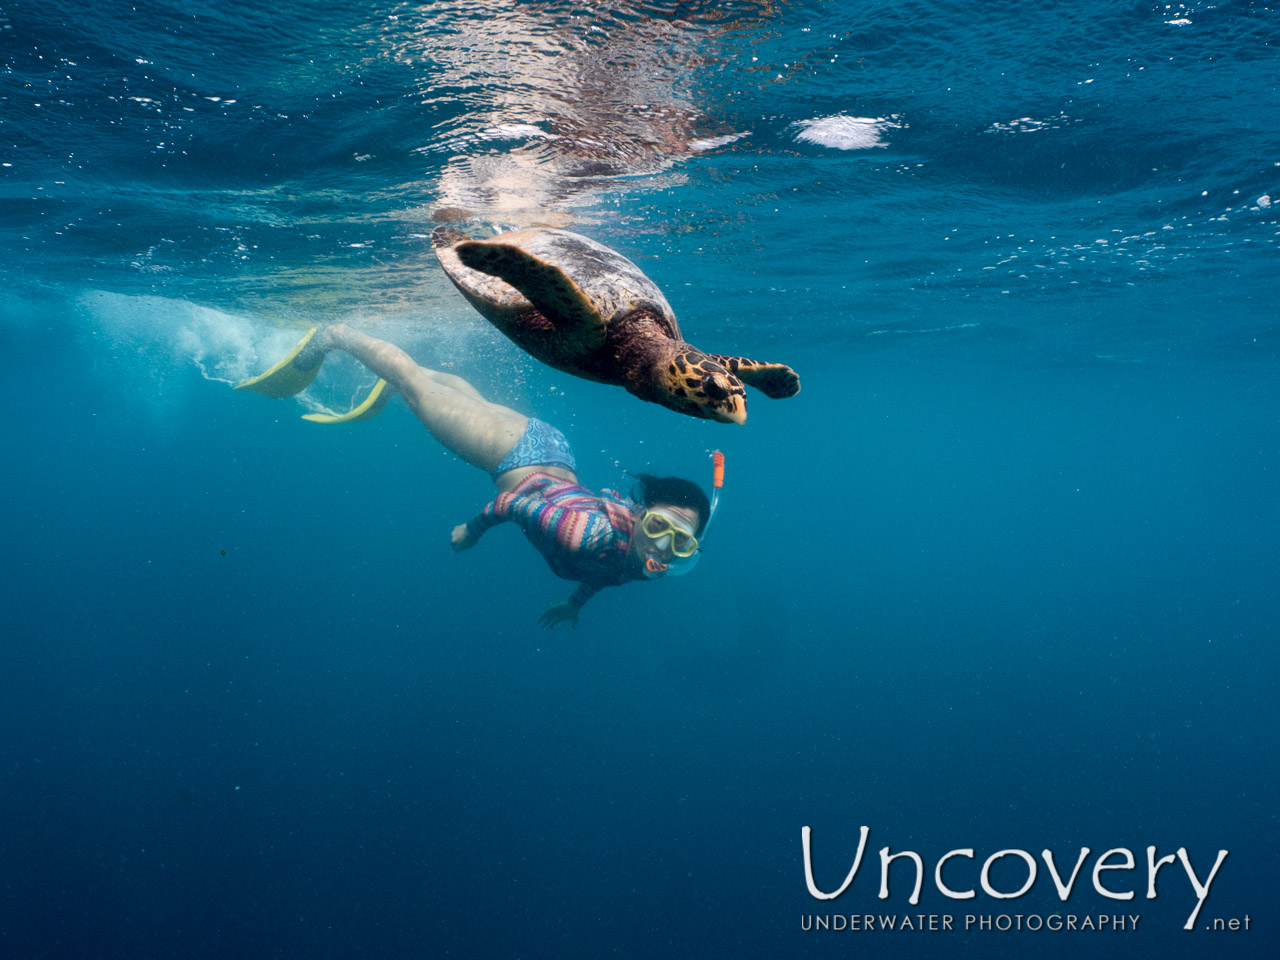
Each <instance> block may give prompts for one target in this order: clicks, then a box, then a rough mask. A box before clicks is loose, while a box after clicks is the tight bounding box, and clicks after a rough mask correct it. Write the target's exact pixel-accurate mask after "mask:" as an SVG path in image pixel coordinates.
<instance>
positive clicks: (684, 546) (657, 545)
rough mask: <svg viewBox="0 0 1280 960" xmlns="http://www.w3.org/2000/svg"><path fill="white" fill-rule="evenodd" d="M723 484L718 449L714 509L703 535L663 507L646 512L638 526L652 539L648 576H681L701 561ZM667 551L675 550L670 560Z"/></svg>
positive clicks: (713, 463)
mask: <svg viewBox="0 0 1280 960" xmlns="http://www.w3.org/2000/svg"><path fill="white" fill-rule="evenodd" d="M723 486H724V454H723V453H721V452H720V451H719V450H717V451H715V452H714V453H712V454H711V511H710V513H708V514H707V522H706V523H704V524H703V525H702V537H701V539H699V538H698V537H697V536H696V535H695V534H694V532H693V531H692V530H690V529H689V528H688V526H687V525H686V522H685V520H684V518H682V517H678V516H673V515H672V514H669V513H667V512H666V511H665V510H662V509H661V508H657V509H653V510H646V511H645V512H644V514H643V515H642V516H641V518H640V522H639V527H640V530H641V531H642V532H643V533H644V535H645V536H646V537H648V538H649V540H650V541H652V546H651V547H650V548H649V549H648V550H647V551H646V555H645V558H644V575H645V577H646V579H649V580H657V579H658V578H659V577H664V576H670V577H682V576H684V575H685V574H686V573H688V572H689V571H690V570H692V569H693V568H694V567H696V566H697V565H698V560H699V558H701V556H702V542H703V541H705V540H706V538H707V530H708V528H710V526H711V521H712V520H714V519H715V518H716V510H718V509H719V507H720V488H721V487H723ZM666 551H670V552H671V554H672V557H671V559H670V560H667V559H664V557H663V555H662V554H663V553H664V552H666Z"/></svg>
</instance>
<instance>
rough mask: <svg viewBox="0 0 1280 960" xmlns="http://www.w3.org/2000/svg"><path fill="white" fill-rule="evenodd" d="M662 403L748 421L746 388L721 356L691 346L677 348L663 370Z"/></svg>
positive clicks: (717, 417) (724, 420)
mask: <svg viewBox="0 0 1280 960" xmlns="http://www.w3.org/2000/svg"><path fill="white" fill-rule="evenodd" d="M661 384H662V396H661V398H660V399H659V400H658V402H659V403H661V404H662V405H663V406H667V407H670V408H671V409H672V410H676V411H679V412H680V413H684V414H688V415H689V416H691V417H701V418H702V419H704V420H717V421H719V422H720V423H738V424H742V423H746V422H747V391H746V388H745V387H744V386H743V385H742V381H741V380H739V379H738V378H737V377H736V376H734V375H733V374H732V373H730V372H729V370H728V368H727V367H725V366H724V365H723V364H721V363H720V362H719V361H718V360H715V359H713V358H712V357H709V356H707V355H706V354H705V353H702V352H700V351H698V350H694V349H693V348H692V347H688V348H686V349H683V350H680V351H678V352H677V353H676V354H675V355H674V356H673V357H672V358H671V359H670V360H669V361H668V362H667V365H666V367H665V368H664V369H663V371H662V377H661Z"/></svg>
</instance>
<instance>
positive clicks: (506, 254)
mask: <svg viewBox="0 0 1280 960" xmlns="http://www.w3.org/2000/svg"><path fill="white" fill-rule="evenodd" d="M431 240H432V243H433V244H434V245H435V250H436V256H437V257H438V258H439V259H440V264H441V266H443V267H444V271H445V273H447V274H448V275H449V279H450V280H452V281H453V282H454V284H455V285H456V286H457V288H458V289H459V290H461V291H462V294H463V296H465V297H466V298H467V299H468V300H469V301H471V305H472V306H474V307H475V308H476V309H477V310H479V311H480V313H481V314H482V315H483V316H484V317H485V319H486V320H488V321H489V322H490V323H492V324H493V325H494V326H495V327H497V328H498V329H499V330H500V331H502V333H503V334H505V335H506V336H507V337H509V338H510V339H511V340H512V341H514V342H515V344H516V345H517V346H519V347H521V348H522V349H523V350H525V351H527V352H528V353H529V354H531V355H532V356H534V357H535V358H537V359H538V360H541V361H542V362H543V363H546V364H548V365H550V366H552V367H555V368H556V369H557V370H563V371H564V372H565V373H571V374H574V375H575V376H579V377H583V378H585V379H587V380H595V381H598V382H600V383H613V384H617V385H619V386H622V387H625V388H626V389H627V391H628V392H629V393H632V394H634V395H635V396H637V397H639V398H640V399H641V400H648V401H650V402H652V403H660V404H662V405H663V406H664V407H670V408H671V409H672V410H675V411H677V412H679V413H684V414H688V415H689V416H691V417H702V418H704V419H707V420H719V421H720V422H722V423H743V422H745V421H746V419H747V400H746V390H745V389H744V388H743V384H744V383H745V384H749V385H750V386H752V387H755V388H756V389H757V390H760V391H761V392H763V393H764V394H766V395H768V396H770V397H791V396H795V394H797V393H799V391H800V378H799V377H797V376H796V373H795V371H794V370H792V369H791V368H790V367H788V366H786V365H784V364H781V363H757V362H756V361H755V360H747V359H746V358H745V357H728V356H721V355H719V354H714V353H703V352H701V351H700V350H697V349H696V348H694V347H692V346H690V345H689V344H688V343H685V341H684V338H683V337H682V336H681V335H680V327H679V326H678V325H677V323H676V317H675V314H674V313H673V312H672V310H671V306H670V304H668V303H667V300H666V297H664V296H663V295H662V291H661V290H659V289H658V286H657V284H655V283H654V282H653V281H652V280H650V279H649V278H648V277H646V276H645V275H644V274H643V273H641V271H640V268H639V267H637V266H636V265H635V264H634V263H632V262H631V261H630V260H628V259H627V258H626V257H624V256H622V254H620V253H618V252H617V251H615V250H610V249H609V248H608V247H606V246H604V245H603V244H600V243H597V242H596V241H594V240H591V239H589V238H587V237H584V236H580V235H579V234H576V233H570V232H569V231H567V230H550V229H530V230H516V231H513V232H510V233H502V234H499V235H498V236H496V237H492V238H490V239H488V240H473V239H471V238H470V237H468V236H467V235H466V234H463V233H461V232H459V231H458V230H456V229H454V228H453V227H448V226H439V227H436V229H435V230H434V231H433V232H432V234H431Z"/></svg>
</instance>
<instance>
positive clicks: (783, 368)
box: [709, 354, 800, 400]
mask: <svg viewBox="0 0 1280 960" xmlns="http://www.w3.org/2000/svg"><path fill="white" fill-rule="evenodd" d="M709 356H710V357H711V359H713V360H715V361H716V362H717V363H719V364H721V365H722V366H723V367H724V368H725V369H726V370H728V371H729V372H730V373H732V374H733V375H734V376H735V377H737V378H738V379H739V380H741V381H742V382H743V383H745V384H746V385H747V386H749V387H755V388H756V389H757V390H759V391H760V392H761V393H763V394H764V395H765V396H766V397H773V398H774V399H775V400H783V399H785V398H787V397H794V396H795V395H796V394H797V393H799V392H800V377H799V376H798V375H797V374H796V372H795V371H794V370H792V369H791V368H790V367H788V366H787V365H786V364H785V363H760V362H758V361H756V360H748V359H747V358H746V357H723V356H720V355H719V354H709Z"/></svg>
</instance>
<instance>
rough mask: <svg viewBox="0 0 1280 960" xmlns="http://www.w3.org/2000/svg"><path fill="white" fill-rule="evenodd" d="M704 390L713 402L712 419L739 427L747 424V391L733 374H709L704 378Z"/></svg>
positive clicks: (711, 408) (711, 407) (715, 372)
mask: <svg viewBox="0 0 1280 960" xmlns="http://www.w3.org/2000/svg"><path fill="white" fill-rule="evenodd" d="M702 390H703V392H704V393H705V394H706V395H707V398H708V399H709V400H710V401H711V403H710V404H709V406H710V412H711V416H712V419H715V420H719V421H720V422H721V423H736V424H738V425H739V426H742V425H743V424H745V423H746V422H747V398H746V390H745V389H743V386H742V383H741V382H740V381H739V380H738V378H737V377H735V376H734V375H733V374H731V373H729V372H727V371H723V372H722V371H714V372H712V373H708V374H707V375H706V376H704V377H703V378H702Z"/></svg>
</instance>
